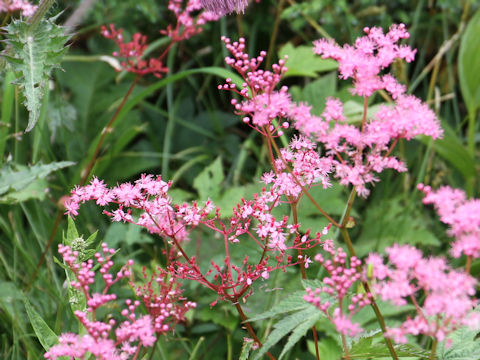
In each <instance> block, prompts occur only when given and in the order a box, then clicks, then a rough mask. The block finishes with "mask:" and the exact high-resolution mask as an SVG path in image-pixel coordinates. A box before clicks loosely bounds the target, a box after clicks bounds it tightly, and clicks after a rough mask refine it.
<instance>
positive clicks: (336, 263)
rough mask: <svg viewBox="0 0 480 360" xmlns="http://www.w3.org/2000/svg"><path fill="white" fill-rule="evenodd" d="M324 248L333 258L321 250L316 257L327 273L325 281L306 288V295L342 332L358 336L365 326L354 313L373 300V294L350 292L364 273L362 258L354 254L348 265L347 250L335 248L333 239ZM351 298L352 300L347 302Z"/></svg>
mask: <svg viewBox="0 0 480 360" xmlns="http://www.w3.org/2000/svg"><path fill="white" fill-rule="evenodd" d="M324 250H325V251H326V252H327V253H328V254H329V255H330V259H327V260H326V259H324V257H323V256H322V255H321V254H317V255H316V256H315V261H318V262H319V263H320V264H321V265H322V266H323V267H324V268H325V270H326V271H327V273H328V275H327V276H325V277H324V278H323V279H322V282H323V284H324V285H323V287H321V288H316V289H311V288H307V289H306V291H307V295H305V296H304V299H305V301H307V302H309V303H311V304H313V305H315V306H316V307H317V308H319V309H320V310H321V311H322V312H323V313H325V315H326V316H327V318H328V319H329V320H330V321H331V322H332V323H333V324H334V325H335V327H336V328H337V331H338V332H339V333H341V334H343V335H347V336H355V335H357V334H358V333H359V332H361V331H362V329H361V328H360V326H359V324H357V323H353V322H352V316H353V315H354V314H355V313H357V312H358V311H359V310H360V309H361V308H363V307H364V306H366V305H369V304H370V303H371V294H361V293H360V294H354V295H353V296H350V294H349V291H350V289H351V287H352V286H353V285H354V284H355V283H356V282H357V281H358V280H360V278H361V277H362V272H361V269H360V266H361V264H362V262H361V261H360V260H359V259H358V258H356V257H355V256H352V257H350V259H348V260H349V261H348V262H349V263H350V265H349V264H348V263H347V254H346V253H345V252H344V251H343V250H342V248H337V249H335V247H334V246H333V243H332V242H331V241H329V242H326V243H325V244H324ZM348 300H349V302H350V304H349V305H348V306H347V304H346V302H347V301H348ZM334 301H335V302H336V304H334V303H333V302H334Z"/></svg>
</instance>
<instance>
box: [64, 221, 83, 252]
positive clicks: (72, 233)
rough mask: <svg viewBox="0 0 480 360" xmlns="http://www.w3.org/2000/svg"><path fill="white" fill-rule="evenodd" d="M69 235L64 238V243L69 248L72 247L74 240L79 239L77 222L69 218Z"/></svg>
mask: <svg viewBox="0 0 480 360" xmlns="http://www.w3.org/2000/svg"><path fill="white" fill-rule="evenodd" d="M67 223H68V225H67V235H66V236H64V237H63V243H64V244H65V245H68V246H72V242H73V240H75V239H77V238H78V237H79V235H78V231H77V227H76V226H75V221H73V219H72V218H71V217H70V216H69V217H68V219H67Z"/></svg>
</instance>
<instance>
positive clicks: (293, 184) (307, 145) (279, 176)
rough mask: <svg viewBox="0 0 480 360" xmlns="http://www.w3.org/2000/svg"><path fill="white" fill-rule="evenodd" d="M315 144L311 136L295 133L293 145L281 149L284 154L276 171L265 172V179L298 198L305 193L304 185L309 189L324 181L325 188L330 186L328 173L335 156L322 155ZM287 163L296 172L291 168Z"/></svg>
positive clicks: (272, 187)
mask: <svg viewBox="0 0 480 360" xmlns="http://www.w3.org/2000/svg"><path fill="white" fill-rule="evenodd" d="M315 148H316V144H314V143H313V142H311V141H310V140H308V139H307V138H305V137H303V136H299V137H294V138H293V139H292V141H291V142H290V144H289V148H284V149H281V150H280V154H281V157H280V158H277V159H276V160H275V161H274V170H275V171H274V172H272V171H271V172H267V173H265V174H263V176H262V180H263V182H264V183H265V184H271V189H272V190H273V191H274V192H275V193H277V194H279V195H285V196H287V197H292V198H293V200H294V201H298V199H299V198H300V197H301V196H302V187H305V188H307V189H309V188H311V187H312V186H313V185H316V184H321V185H322V186H323V188H324V189H326V188H328V187H329V186H330V185H331V184H330V182H329V178H328V173H329V172H330V171H331V167H332V160H331V159H330V158H328V157H321V156H320V155H319V154H318V152H317V151H315ZM286 166H288V167H289V168H290V169H291V171H292V173H290V172H288V170H287V168H286ZM297 182H298V183H297ZM299 184H300V185H301V186H300V185H299Z"/></svg>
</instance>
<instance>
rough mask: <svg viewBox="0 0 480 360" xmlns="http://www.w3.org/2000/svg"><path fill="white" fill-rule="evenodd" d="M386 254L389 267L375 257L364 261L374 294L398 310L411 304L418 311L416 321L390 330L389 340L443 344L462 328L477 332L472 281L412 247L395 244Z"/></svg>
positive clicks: (478, 321) (443, 261)
mask: <svg viewBox="0 0 480 360" xmlns="http://www.w3.org/2000/svg"><path fill="white" fill-rule="evenodd" d="M386 252H387V254H388V261H389V264H385V263H384V261H383V259H382V257H381V256H379V255H378V254H374V253H373V254H370V255H369V257H368V259H367V260H366V261H365V263H366V264H367V266H368V267H369V270H368V272H369V275H371V278H372V279H373V290H374V292H375V293H376V294H377V295H378V296H379V297H381V298H382V300H384V301H390V302H392V303H393V304H395V305H397V306H402V305H406V304H407V303H409V302H410V303H412V304H413V305H414V306H415V308H416V310H417V314H416V316H415V317H414V318H408V319H407V320H406V321H405V322H403V324H402V325H400V326H399V327H396V328H390V329H388V331H387V334H386V335H387V336H389V337H391V338H393V339H394V340H395V341H396V342H399V343H406V342H407V338H406V335H408V334H411V335H419V334H423V335H427V336H431V337H433V338H435V339H436V340H437V341H443V340H445V339H446V338H447V337H448V335H449V334H450V333H451V332H453V331H455V330H456V329H457V328H459V327H461V326H470V327H474V328H478V326H479V325H480V317H479V316H478V315H477V314H476V313H473V312H472V309H473V307H474V306H475V305H476V303H477V301H476V300H475V299H474V295H475V285H476V283H477V281H476V280H475V279H474V278H473V277H471V276H470V275H468V274H467V273H465V272H464V271H458V270H455V269H452V268H451V267H450V266H449V265H448V264H447V262H446V260H445V259H444V258H440V257H429V258H425V257H423V254H422V252H421V251H420V250H418V249H416V248H415V247H413V246H410V245H397V244H395V245H394V246H393V247H390V248H387V249H386ZM421 299H424V300H423V303H420V301H421Z"/></svg>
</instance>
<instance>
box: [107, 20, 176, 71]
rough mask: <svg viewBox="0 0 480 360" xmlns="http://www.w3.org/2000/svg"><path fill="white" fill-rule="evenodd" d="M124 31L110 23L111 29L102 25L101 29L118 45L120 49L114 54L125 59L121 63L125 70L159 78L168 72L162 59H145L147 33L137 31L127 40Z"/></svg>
mask: <svg viewBox="0 0 480 360" xmlns="http://www.w3.org/2000/svg"><path fill="white" fill-rule="evenodd" d="M122 31H123V30H122V29H120V30H116V29H115V26H114V25H113V24H110V28H109V29H107V27H106V26H102V29H101V32H102V35H103V36H104V37H106V38H107V39H112V40H113V41H115V43H116V44H117V45H118V47H119V49H120V51H119V52H117V51H115V52H114V53H113V56H115V57H119V58H122V59H123V60H122V61H121V63H120V64H121V66H122V68H123V69H124V70H126V71H128V72H131V73H134V74H137V75H146V74H153V75H155V76H156V77H158V78H160V77H162V76H163V74H165V73H167V72H168V68H166V67H165V66H164V65H163V63H162V60H161V59H157V58H150V59H148V61H147V60H144V59H143V54H144V53H145V50H147V47H148V46H147V37H146V36H145V35H142V34H140V33H135V34H133V36H132V40H131V41H130V42H125V39H124V38H123V34H122Z"/></svg>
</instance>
